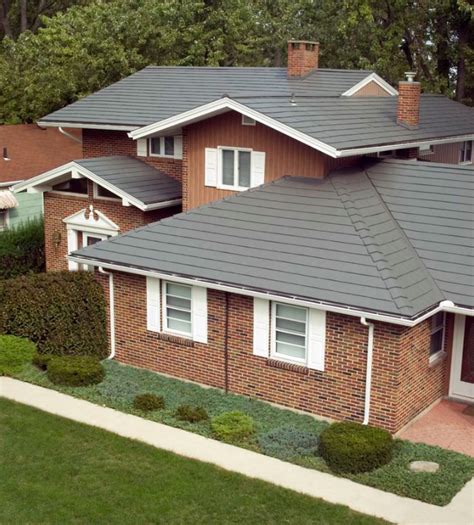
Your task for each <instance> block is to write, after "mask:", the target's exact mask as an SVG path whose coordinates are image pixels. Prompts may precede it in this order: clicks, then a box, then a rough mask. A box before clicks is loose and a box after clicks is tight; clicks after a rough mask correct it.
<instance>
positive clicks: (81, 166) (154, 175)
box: [13, 156, 181, 211]
mask: <svg viewBox="0 0 474 525" xmlns="http://www.w3.org/2000/svg"><path fill="white" fill-rule="evenodd" d="M71 171H72V172H74V171H77V172H78V174H79V175H82V176H84V177H86V178H89V179H91V180H93V181H94V182H96V183H97V184H99V185H100V186H103V187H104V188H106V189H108V190H109V191H111V192H113V193H115V194H116V195H117V196H119V197H121V198H122V199H124V200H125V201H127V202H129V203H131V204H133V205H134V206H136V207H138V208H140V209H141V210H144V211H148V210H150V209H156V208H160V207H163V206H164V205H166V206H171V205H174V204H179V203H180V202H181V184H180V183H179V182H178V181H177V180H175V179H173V178H172V177H170V176H169V175H166V173H163V172H162V171H160V170H158V169H157V168H155V167H153V166H150V165H149V164H146V163H145V162H143V161H141V160H138V159H136V158H134V157H127V156H111V157H94V158H88V159H80V160H75V161H73V162H70V163H68V164H65V165H63V166H60V167H58V168H55V169H54V170H50V171H48V172H46V173H42V174H41V175H39V176H37V177H35V178H33V179H31V180H29V181H25V182H22V183H19V184H16V185H15V186H14V187H13V191H15V192H16V193H18V192H20V191H24V190H27V189H28V188H32V187H35V186H44V185H45V184H46V183H48V184H51V183H54V181H55V180H60V179H61V178H64V176H65V175H66V174H68V173H70V172H71Z"/></svg>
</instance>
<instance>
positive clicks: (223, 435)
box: [211, 411, 255, 444]
mask: <svg viewBox="0 0 474 525" xmlns="http://www.w3.org/2000/svg"><path fill="white" fill-rule="evenodd" d="M211 429H212V433H213V434H214V436H215V437H216V438H217V439H220V440H221V441H226V442H227V443H234V444H237V443H243V442H245V441H248V439H249V438H250V437H251V436H252V434H253V433H254V432H255V424H254V421H253V419H252V418H251V417H250V416H249V415H247V414H244V413H243V412H239V411H233V412H224V413H223V414H220V415H218V416H215V417H213V418H212V420H211Z"/></svg>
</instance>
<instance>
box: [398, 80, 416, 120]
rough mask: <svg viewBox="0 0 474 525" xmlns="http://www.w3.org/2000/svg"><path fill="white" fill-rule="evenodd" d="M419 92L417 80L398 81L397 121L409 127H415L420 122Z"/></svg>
mask: <svg viewBox="0 0 474 525" xmlns="http://www.w3.org/2000/svg"><path fill="white" fill-rule="evenodd" d="M420 93H421V85H420V83H419V82H399V84H398V106H397V122H398V123H399V124H405V125H406V126H409V127H416V126H418V124H419V122H420Z"/></svg>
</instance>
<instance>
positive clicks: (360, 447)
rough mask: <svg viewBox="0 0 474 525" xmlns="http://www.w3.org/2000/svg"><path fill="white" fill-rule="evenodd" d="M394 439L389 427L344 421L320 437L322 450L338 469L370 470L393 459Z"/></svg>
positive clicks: (351, 470)
mask: <svg viewBox="0 0 474 525" xmlns="http://www.w3.org/2000/svg"><path fill="white" fill-rule="evenodd" d="M393 445H394V441H393V438H392V436H391V434H390V432H387V431H386V430H383V429H381V428H375V427H369V426H365V425H361V424H359V423H351V422H349V421H344V422H342V423H334V424H333V425H331V426H329V427H328V428H326V429H325V430H323V432H322V433H321V436H320V441H319V453H320V454H321V456H322V457H323V458H324V459H325V460H326V463H327V464H328V465H329V466H330V467H331V469H332V470H334V471H335V472H351V473H354V474H355V473H358V472H369V471H371V470H374V469H376V468H378V467H381V466H383V465H386V464H387V463H388V462H389V461H390V460H391V459H392V452H393Z"/></svg>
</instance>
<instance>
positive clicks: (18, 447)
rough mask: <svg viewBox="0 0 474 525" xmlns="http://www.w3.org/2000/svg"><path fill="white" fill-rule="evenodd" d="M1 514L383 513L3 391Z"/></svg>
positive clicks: (340, 518) (198, 519) (246, 518)
mask: <svg viewBox="0 0 474 525" xmlns="http://www.w3.org/2000/svg"><path fill="white" fill-rule="evenodd" d="M0 451H1V453H0V472H1V478H2V480H1V485H0V486H1V488H0V523H2V524H7V523H42V524H46V523H58V524H59V523H61V524H63V523H67V524H72V523H80V524H83V523H84V524H85V523H87V524H95V523H97V524H98V523H107V524H110V523H120V524H128V523H130V524H134V525H135V524H141V523H166V524H175V523H176V524H178V523H179V524H186V523H192V524H199V523H205V524H210V523H218V524H226V523H245V524H252V525H253V524H258V523H269V524H277V523H278V524H280V523H282V524H283V523H295V524H299V525H300V524H305V523H308V524H309V523H324V524H332V523H334V524H341V523H344V524H349V523H350V524H361V525H362V524H367V525H369V524H377V523H385V522H384V521H382V520H378V519H375V518H372V517H369V516H364V515H361V514H358V513H356V512H353V511H351V510H349V509H348V508H347V507H343V506H340V505H332V504H330V503H326V502H324V501H321V500H316V499H312V498H309V497H306V496H303V495H300V494H297V493H294V492H291V491H289V490H284V489H281V488H278V487H275V486H273V485H270V484H268V483H264V482H260V481H256V480H252V479H249V478H246V477H244V476H240V475H238V474H232V473H229V472H226V471H224V470H221V469H218V468H216V467H213V466H212V465H208V464H205V463H199V462H197V461H193V460H189V459H185V458H182V457H180V456H176V455H174V454H171V453H168V452H164V451H162V450H157V449H155V448H153V447H149V446H147V445H144V444H142V443H139V442H136V441H132V440H128V439H124V438H122V437H119V436H116V435H114V434H110V433H108V432H105V431H102V430H99V429H97V428H94V427H89V426H86V425H82V424H79V423H75V422H72V421H68V420H66V419H63V418H60V417H57V416H53V415H50V414H47V413H45V412H41V411H39V410H36V409H33V408H31V407H27V406H24V405H20V404H18V403H13V402H11V401H7V400H5V399H2V398H0Z"/></svg>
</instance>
